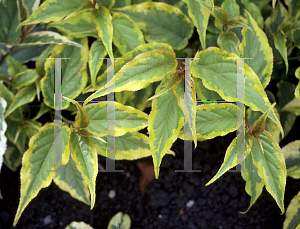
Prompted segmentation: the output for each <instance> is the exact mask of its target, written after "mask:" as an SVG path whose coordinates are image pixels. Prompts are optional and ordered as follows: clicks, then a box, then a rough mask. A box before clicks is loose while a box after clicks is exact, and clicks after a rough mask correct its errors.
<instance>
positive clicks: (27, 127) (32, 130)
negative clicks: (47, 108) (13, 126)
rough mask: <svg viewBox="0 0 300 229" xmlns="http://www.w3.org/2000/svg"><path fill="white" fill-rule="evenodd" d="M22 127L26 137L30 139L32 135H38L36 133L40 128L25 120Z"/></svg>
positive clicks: (39, 124) (38, 125)
mask: <svg viewBox="0 0 300 229" xmlns="http://www.w3.org/2000/svg"><path fill="white" fill-rule="evenodd" d="M22 127H23V130H24V132H25V133H26V135H27V137H28V138H29V139H31V138H32V137H33V136H34V135H36V134H37V133H38V131H39V130H40V128H41V127H42V124H41V123H40V122H37V121H34V120H25V122H24V125H23V126H22Z"/></svg>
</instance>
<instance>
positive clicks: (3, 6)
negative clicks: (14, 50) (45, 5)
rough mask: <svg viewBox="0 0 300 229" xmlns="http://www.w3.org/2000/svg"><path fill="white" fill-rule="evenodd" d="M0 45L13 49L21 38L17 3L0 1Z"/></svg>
mask: <svg viewBox="0 0 300 229" xmlns="http://www.w3.org/2000/svg"><path fill="white" fill-rule="evenodd" d="M0 15H1V22H0V43H1V44H5V45H6V46H7V47H12V46H13V45H14V43H15V42H16V41H17V39H18V38H19V36H20V29H18V30H16V29H17V26H18V24H19V17H18V7H17V1H0Z"/></svg>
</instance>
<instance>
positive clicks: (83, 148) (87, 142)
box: [69, 132, 98, 209]
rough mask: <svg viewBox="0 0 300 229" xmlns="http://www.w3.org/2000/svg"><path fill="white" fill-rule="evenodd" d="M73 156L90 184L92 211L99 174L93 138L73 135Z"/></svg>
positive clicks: (71, 142) (77, 134)
mask: <svg viewBox="0 0 300 229" xmlns="http://www.w3.org/2000/svg"><path fill="white" fill-rule="evenodd" d="M69 142H70V147H71V156H72V159H73V160H74V162H75V163H76V166H77V169H78V170H79V171H80V173H81V174H82V175H83V177H84V179H85V180H86V181H87V183H88V187H89V190H90V193H91V209H93V208H94V205H95V198H96V193H95V191H96V189H95V185H96V177H97V174H98V157H97V151H96V148H95V145H94V143H93V140H92V138H90V137H83V136H81V135H80V134H79V133H75V132H73V133H71V137H70V140H69Z"/></svg>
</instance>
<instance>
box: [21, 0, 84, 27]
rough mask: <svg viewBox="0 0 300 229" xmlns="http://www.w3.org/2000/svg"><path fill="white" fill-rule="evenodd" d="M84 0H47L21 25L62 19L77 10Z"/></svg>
mask: <svg viewBox="0 0 300 229" xmlns="http://www.w3.org/2000/svg"><path fill="white" fill-rule="evenodd" d="M82 2H83V1H82V0H66V1H59V0H47V1H45V2H43V3H42V4H41V5H40V7H39V8H38V9H37V10H35V11H34V12H33V14H32V15H31V16H30V17H29V18H28V19H27V20H26V21H24V22H23V23H21V24H20V25H19V27H20V26H23V25H28V24H38V23H40V22H44V23H47V22H51V21H60V20H61V19H63V18H64V17H65V16H67V15H69V14H71V13H73V12H74V11H76V10H77V9H78V8H79V7H80V6H81V5H82Z"/></svg>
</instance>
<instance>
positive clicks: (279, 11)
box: [265, 1, 290, 37]
mask: <svg viewBox="0 0 300 229" xmlns="http://www.w3.org/2000/svg"><path fill="white" fill-rule="evenodd" d="M289 17H290V16H289V13H288V11H287V9H286V8H285V7H284V5H283V4H282V3H281V2H280V1H279V3H278V5H277V7H276V8H275V10H273V11H272V14H271V16H270V17H268V18H267V19H266V21H265V25H266V30H267V35H268V37H269V36H271V35H272V33H278V32H279V30H280V27H281V25H282V24H283V22H285V21H286V20H287V19H288V18H289Z"/></svg>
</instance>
